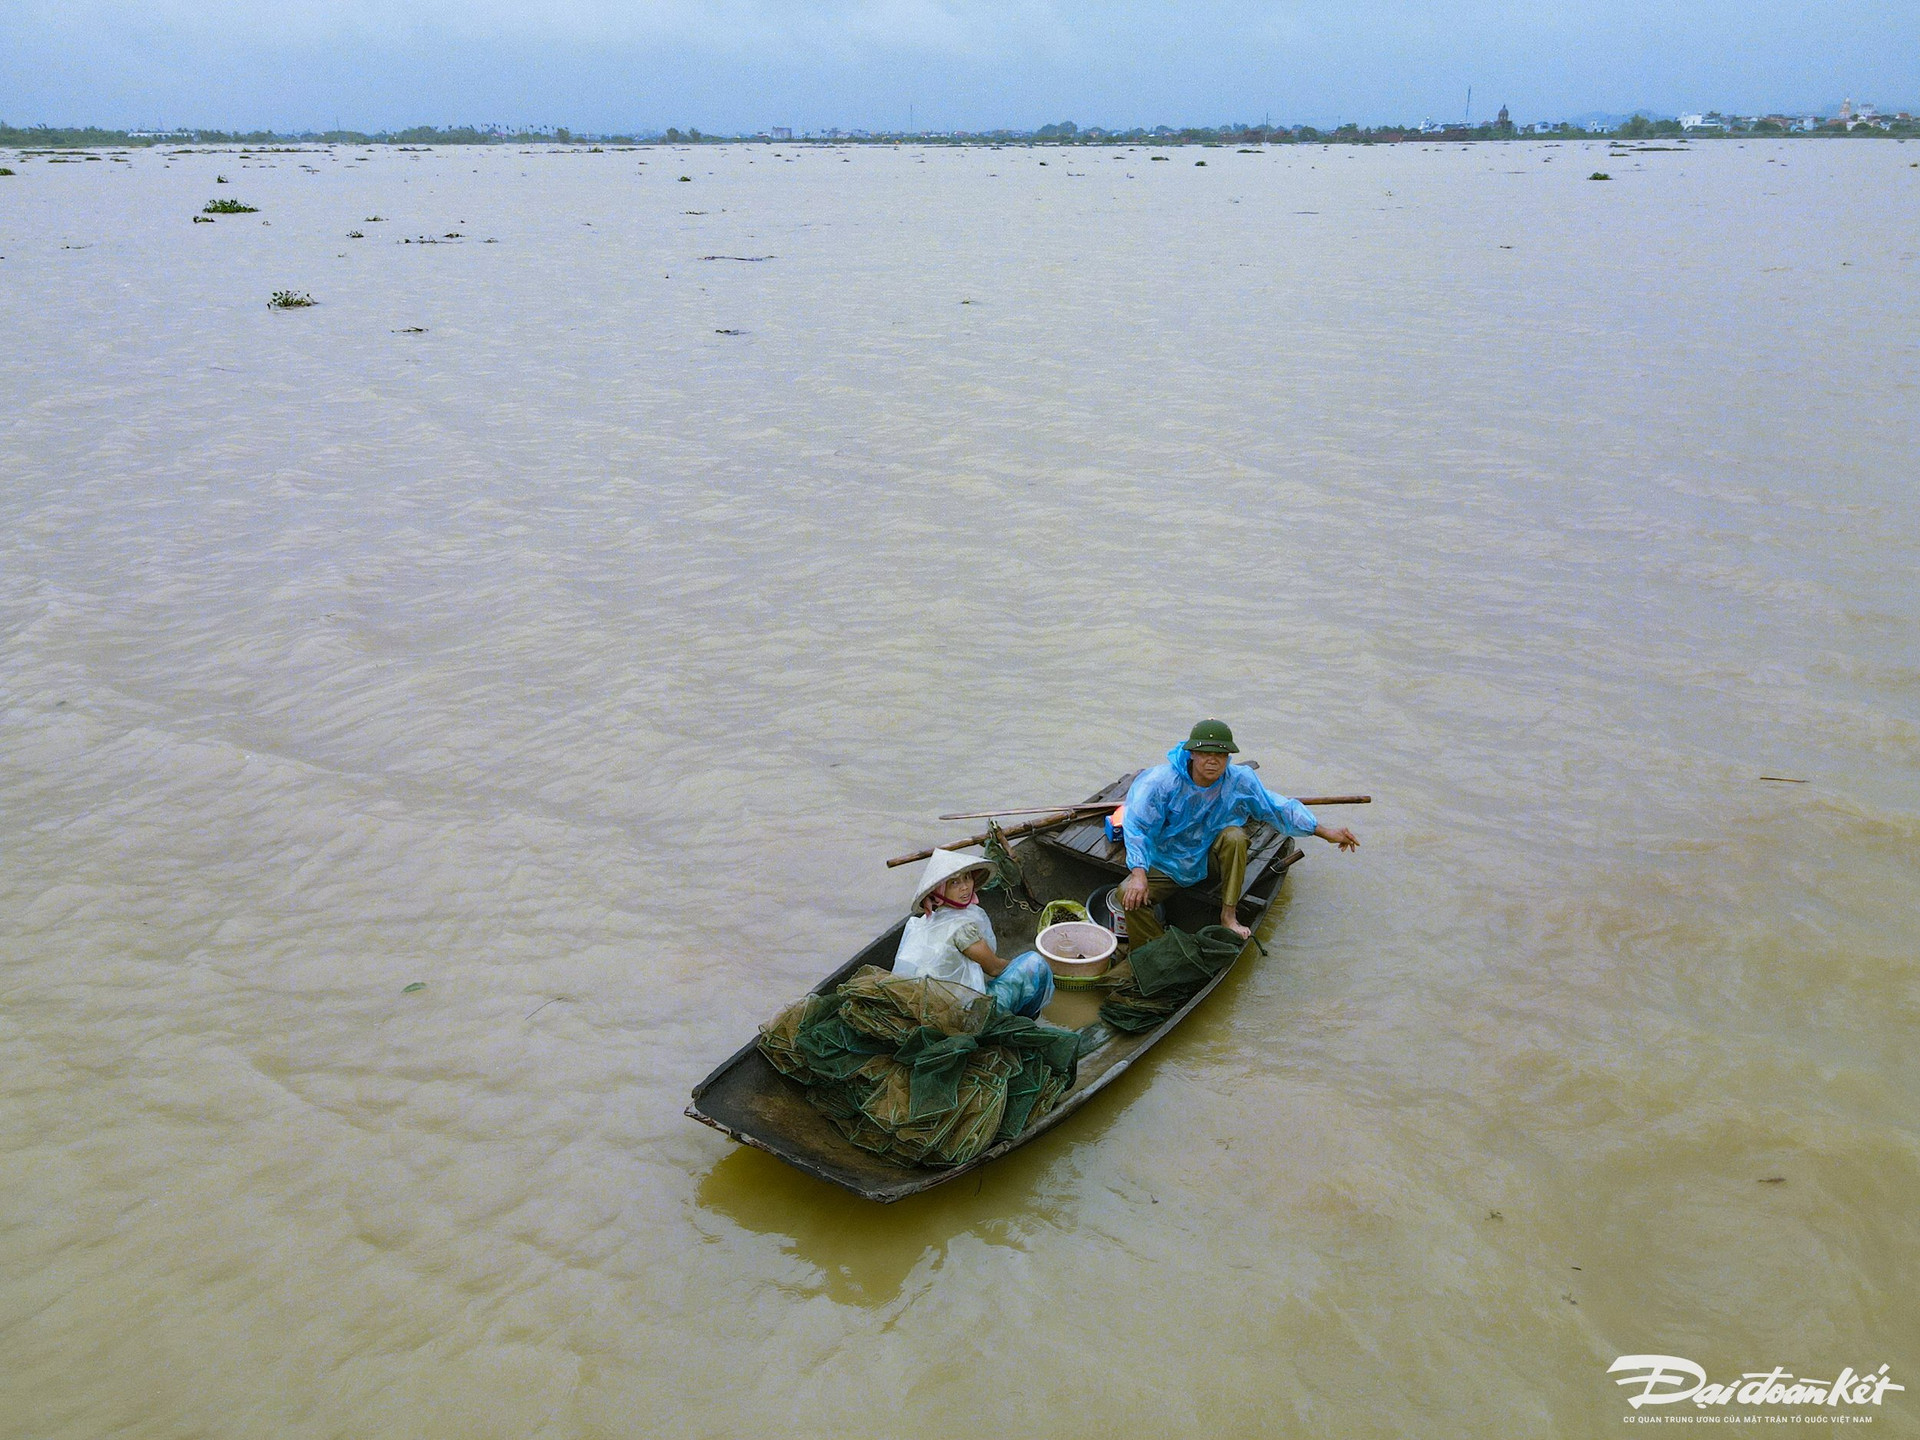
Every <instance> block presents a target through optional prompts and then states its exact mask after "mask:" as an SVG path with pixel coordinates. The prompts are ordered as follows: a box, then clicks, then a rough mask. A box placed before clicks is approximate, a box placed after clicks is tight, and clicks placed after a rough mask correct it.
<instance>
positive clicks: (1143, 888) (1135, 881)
mask: <svg viewBox="0 0 1920 1440" xmlns="http://www.w3.org/2000/svg"><path fill="white" fill-rule="evenodd" d="M1146 903H1147V872H1146V871H1144V870H1134V871H1130V872H1129V873H1128V875H1127V878H1126V879H1125V880H1122V881H1121V882H1120V904H1121V905H1122V906H1123V907H1124V908H1126V909H1128V910H1138V909H1140V908H1141V907H1142V906H1143V905H1145V904H1146Z"/></svg>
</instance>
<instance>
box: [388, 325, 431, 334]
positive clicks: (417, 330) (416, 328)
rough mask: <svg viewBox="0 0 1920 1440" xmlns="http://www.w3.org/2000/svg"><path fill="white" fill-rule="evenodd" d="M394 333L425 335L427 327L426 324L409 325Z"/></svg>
mask: <svg viewBox="0 0 1920 1440" xmlns="http://www.w3.org/2000/svg"><path fill="white" fill-rule="evenodd" d="M393 333H394V334H396V335H424V334H426V333H427V327H426V326H424V325H409V326H407V327H406V328H405V329H404V330H396V331H394V332H393Z"/></svg>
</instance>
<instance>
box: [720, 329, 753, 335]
mask: <svg viewBox="0 0 1920 1440" xmlns="http://www.w3.org/2000/svg"><path fill="white" fill-rule="evenodd" d="M713 333H714V334H716V335H744V334H746V333H747V332H746V331H744V330H716V331H714V332H713Z"/></svg>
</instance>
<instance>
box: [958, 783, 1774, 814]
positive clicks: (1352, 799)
mask: <svg viewBox="0 0 1920 1440" xmlns="http://www.w3.org/2000/svg"><path fill="white" fill-rule="evenodd" d="M1761 778H1762V779H1769V778H1771V777H1769V776H1762V777H1761ZM1126 798H1127V797H1126V796H1124V795H1122V796H1121V797H1120V798H1119V799H1118V800H1082V801H1080V802H1078V803H1077V804H1073V805H1036V806H1034V807H1033V808H1032V809H1031V810H962V811H960V812H959V813H957V814H954V815H942V816H940V817H939V818H940V819H942V820H991V819H997V818H998V817H999V816H1002V815H1055V814H1059V813H1061V812H1064V811H1068V810H1075V811H1078V810H1113V809H1117V808H1118V807H1119V806H1120V805H1122V804H1124V803H1125V801H1126ZM1296 798H1297V799H1298V800H1299V801H1300V803H1301V804H1302V805H1307V806H1313V805H1371V804H1372V803H1373V797H1372V796H1371V795H1301V796H1298V797H1296Z"/></svg>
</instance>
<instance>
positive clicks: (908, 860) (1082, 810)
mask: <svg viewBox="0 0 1920 1440" xmlns="http://www.w3.org/2000/svg"><path fill="white" fill-rule="evenodd" d="M1125 799H1126V796H1124V795H1121V796H1118V797H1116V798H1114V799H1112V800H1099V801H1087V802H1085V803H1083V804H1081V805H1070V806H1068V807H1066V808H1065V809H1063V810H1059V811H1056V812H1054V813H1053V814H1050V815H1047V816H1046V817H1044V818H1043V819H1039V820H1029V821H1028V822H1027V823H1026V824H1024V825H1006V826H1002V827H1001V830H1000V833H1001V834H1002V835H1003V836H1005V837H1006V838H1007V839H1009V840H1011V839H1013V837H1014V836H1016V835H1031V834H1033V833H1034V832H1035V831H1036V830H1051V829H1053V828H1054V827H1055V826H1057V825H1068V824H1071V823H1072V822H1073V821H1075V820H1085V819H1086V818H1087V812H1088V807H1089V806H1091V808H1092V809H1094V810H1096V811H1098V810H1112V809H1115V808H1116V807H1118V806H1119V805H1120V804H1121V803H1122V802H1123V801H1124V800H1125ZM1300 803H1301V804H1303V805H1371V804H1372V803H1373V797H1372V796H1371V795H1329V796H1324V797H1316V798H1314V799H1312V800H1302V801H1301V802H1300ZM991 813H998V814H1004V813H1008V812H1004V811H998V812H991ZM991 833H992V832H991V831H988V830H982V831H981V832H980V833H979V834H978V835H969V836H967V838H966V839H964V840H949V841H947V842H946V843H945V844H944V845H936V846H930V847H928V848H927V849H925V850H916V851H914V852H913V853H912V854H911V855H896V856H894V857H893V859H891V860H889V861H887V868H888V869H889V870H891V869H893V868H894V867H895V866H896V865H911V864H912V863H913V862H914V861H916V860H924V859H926V858H927V857H928V856H929V855H931V854H933V852H934V851H935V850H964V849H966V848H967V846H969V845H984V844H986V843H987V836H988V835H990V834H991Z"/></svg>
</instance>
